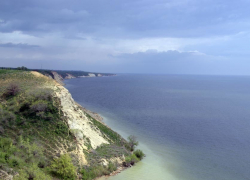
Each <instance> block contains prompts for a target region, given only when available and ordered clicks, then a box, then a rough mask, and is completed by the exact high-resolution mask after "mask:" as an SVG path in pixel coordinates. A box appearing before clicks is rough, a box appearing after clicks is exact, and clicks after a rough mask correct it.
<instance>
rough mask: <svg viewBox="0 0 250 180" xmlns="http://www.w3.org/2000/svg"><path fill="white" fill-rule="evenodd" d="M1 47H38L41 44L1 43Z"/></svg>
mask: <svg viewBox="0 0 250 180" xmlns="http://www.w3.org/2000/svg"><path fill="white" fill-rule="evenodd" d="M0 47H5V48H25V49H29V48H38V47H40V46H38V45H30V44H23V43H18V44H13V43H0Z"/></svg>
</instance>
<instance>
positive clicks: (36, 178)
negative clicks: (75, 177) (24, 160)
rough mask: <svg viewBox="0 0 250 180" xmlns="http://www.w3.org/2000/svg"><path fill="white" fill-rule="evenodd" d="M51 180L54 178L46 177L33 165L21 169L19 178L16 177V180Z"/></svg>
mask: <svg viewBox="0 0 250 180" xmlns="http://www.w3.org/2000/svg"><path fill="white" fill-rule="evenodd" d="M24 179H28V180H51V179H52V178H51V177H50V176H48V175H46V174H45V173H44V172H43V171H42V170H40V169H39V168H38V167H37V166H35V165H33V166H30V167H28V168H24V169H21V170H20V171H19V175H18V176H14V180H24Z"/></svg>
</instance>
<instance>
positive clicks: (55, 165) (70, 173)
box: [50, 154, 76, 180]
mask: <svg viewBox="0 0 250 180" xmlns="http://www.w3.org/2000/svg"><path fill="white" fill-rule="evenodd" d="M50 167H51V171H52V173H54V174H55V175H57V176H58V177H60V178H62V179H65V180H74V179H76V168H75V167H74V165H73V163H72V161H71V158H70V156H69V155H68V154H64V155H62V156H61V157H60V158H58V159H54V161H53V162H52V164H51V166H50Z"/></svg>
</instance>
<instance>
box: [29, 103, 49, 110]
mask: <svg viewBox="0 0 250 180" xmlns="http://www.w3.org/2000/svg"><path fill="white" fill-rule="evenodd" d="M47 107H48V105H47V103H46V102H45V101H36V102H34V103H33V104H32V105H31V106H30V109H31V110H32V111H33V112H44V111H46V109H47Z"/></svg>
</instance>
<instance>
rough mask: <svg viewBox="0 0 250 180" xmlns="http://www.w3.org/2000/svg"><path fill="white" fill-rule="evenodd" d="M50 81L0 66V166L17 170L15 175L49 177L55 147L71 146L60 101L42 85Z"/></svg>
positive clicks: (21, 177)
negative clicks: (3, 68) (0, 67)
mask: <svg viewBox="0 0 250 180" xmlns="http://www.w3.org/2000/svg"><path fill="white" fill-rule="evenodd" d="M2 71H3V72H2ZM50 83H51V82H50V80H49V79H48V78H43V77H35V76H34V75H33V74H31V73H30V72H28V71H15V70H0V85H1V86H0V166H1V167H2V169H3V170H5V171H6V172H10V168H12V169H13V171H15V172H18V173H19V176H16V177H15V179H22V180H24V179H37V180H38V179H39V180H40V179H44V180H45V179H46V180H47V179H52V177H53V176H56V175H58V174H55V173H53V172H54V171H52V170H51V169H50V163H52V162H51V159H53V158H55V157H57V155H58V152H60V151H59V150H58V148H60V149H70V148H71V147H73V146H74V144H73V143H72V142H73V140H74V137H73V135H71V134H70V133H69V128H68V126H67V124H66V122H65V120H64V117H63V116H62V115H60V114H61V113H60V101H59V100H58V99H57V98H55V97H53V91H52V90H51V89H47V88H44V87H45V86H46V85H50ZM64 146H67V147H64ZM10 173H11V172H10Z"/></svg>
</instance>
